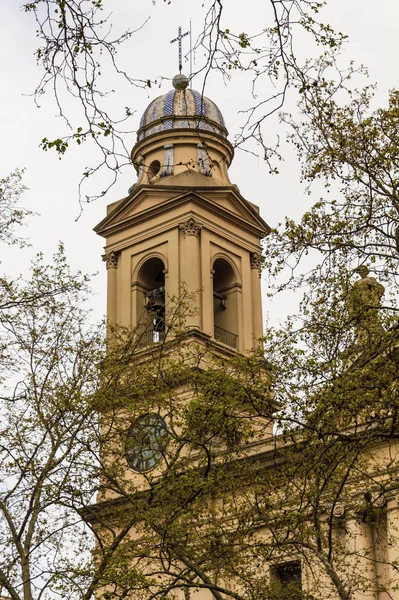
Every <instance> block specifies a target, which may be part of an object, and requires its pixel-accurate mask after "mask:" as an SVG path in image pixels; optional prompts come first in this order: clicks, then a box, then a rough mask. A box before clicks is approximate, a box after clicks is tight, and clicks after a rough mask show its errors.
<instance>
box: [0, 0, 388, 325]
mask: <svg viewBox="0 0 399 600" xmlns="http://www.w3.org/2000/svg"><path fill="white" fill-rule="evenodd" d="M202 3H203V2H202V0H172V1H171V4H167V2H163V1H162V0H157V1H156V3H155V4H154V3H153V1H152V0H140V1H137V0H136V1H132V0H112V1H111V0H104V6H105V10H104V13H105V14H107V12H109V11H111V9H112V11H113V15H112V17H111V21H112V22H113V23H115V26H114V27H115V31H116V32H122V31H124V29H126V28H127V27H129V28H131V29H135V28H137V27H138V26H140V25H141V24H142V23H143V22H144V21H145V19H146V18H147V17H150V20H149V21H148V23H147V24H146V26H145V27H144V28H143V29H141V30H140V31H139V32H138V33H137V34H135V35H133V37H132V38H131V39H130V40H129V41H128V42H126V44H125V46H124V48H123V49H121V58H122V61H123V65H124V67H125V68H128V69H129V70H130V72H131V73H132V75H133V76H135V77H141V78H144V79H154V78H156V77H159V76H165V77H167V78H172V77H173V75H175V73H176V72H177V48H176V44H174V45H171V44H170V40H171V39H172V38H174V37H175V36H176V34H177V27H178V25H181V26H182V27H183V31H185V30H187V29H188V26H189V20H190V18H191V19H192V27H193V37H194V38H195V37H196V35H198V33H199V30H200V26H201V22H202V17H203V14H204V9H203V8H201V5H202ZM224 4H225V12H226V17H225V21H224V23H223V26H224V27H225V28H230V30H234V29H237V30H239V31H247V32H249V33H254V32H255V31H256V30H258V29H262V28H264V27H267V26H268V24H269V23H268V22H267V19H266V5H267V3H266V1H265V0H246V1H245V3H243V2H242V0H225V2H224ZM133 7H134V8H133ZM322 20H323V21H324V22H329V23H331V25H332V26H333V27H335V28H337V29H339V30H341V31H343V32H345V33H347V34H348V35H349V37H350V40H349V42H348V43H347V46H346V50H345V56H344V57H343V58H345V60H350V59H353V60H355V62H357V63H363V64H364V65H366V66H367V67H368V68H369V71H370V81H377V82H378V85H379V89H378V96H377V99H378V102H379V103H380V104H385V103H386V96H387V90H388V89H391V88H393V87H395V86H398V67H397V64H398V56H399V35H398V23H399V2H397V0H380V1H379V3H378V6H376V3H375V0H329V6H328V7H327V9H326V10H325V14H323V18H322ZM35 29H36V28H35V24H34V21H33V17H32V15H30V14H26V13H24V12H22V11H21V9H20V8H19V2H18V0H2V1H1V2H0V53H1V54H0V56H1V57H2V58H1V61H0V75H1V82H2V85H1V105H2V110H1V115H0V131H1V146H0V152H1V169H0V177H4V176H6V175H7V174H8V173H9V172H10V171H12V170H13V169H15V168H16V167H20V168H23V167H24V168H25V169H26V175H25V178H24V182H25V184H26V185H27V186H28V187H29V191H28V192H26V194H25V196H24V198H23V203H24V205H25V206H26V208H29V209H31V210H33V211H35V212H37V213H39V215H40V216H37V217H35V218H33V219H30V220H29V227H28V228H27V229H25V232H24V233H25V235H26V236H27V237H29V239H30V242H31V244H32V248H31V249H30V250H23V251H21V250H16V249H12V250H9V249H6V252H7V255H6V256H5V255H4V249H3V256H2V257H1V262H2V268H3V269H4V270H5V271H6V272H7V273H13V274H15V275H16V274H17V273H19V272H21V271H25V272H26V267H27V265H28V264H29V260H30V258H31V257H32V256H33V254H34V253H35V252H39V251H43V252H44V253H45V255H46V256H47V257H48V260H49V261H50V260H51V255H52V253H53V252H54V251H55V250H56V247H57V244H58V241H59V240H62V241H63V242H64V243H65V246H66V253H67V257H68V260H69V262H70V264H71V266H72V268H73V269H81V270H82V271H84V272H87V273H94V272H97V271H98V272H99V275H98V276H97V277H96V278H95V280H94V282H93V290H94V293H93V308H94V310H95V314H96V316H98V317H101V316H102V314H104V312H105V267H104V264H103V263H102V262H101V254H102V246H103V240H102V239H101V238H98V237H97V236H96V235H95V234H94V233H93V231H92V228H93V227H94V225H96V224H97V223H98V222H99V221H100V220H101V219H102V218H103V216H104V215H105V206H106V204H108V203H110V202H113V201H115V200H117V199H119V198H121V197H123V196H125V195H126V193H127V189H128V187H129V186H130V185H131V184H132V183H134V181H135V179H136V177H135V171H134V169H133V167H131V168H129V169H126V170H125V171H124V172H123V173H122V175H121V176H120V179H119V181H118V183H117V185H115V186H114V187H113V188H112V190H111V191H110V192H109V194H108V195H107V196H106V197H105V198H102V199H100V200H98V201H97V202H95V203H93V204H90V205H88V206H86V207H85V210H84V213H83V215H82V216H81V217H80V219H79V220H78V221H77V222H75V219H76V217H77V216H78V214H79V205H78V200H77V185H78V182H79V178H80V174H81V173H82V172H83V171H84V170H85V167H86V166H87V165H88V164H90V163H91V162H92V156H91V153H92V152H93V149H92V148H91V147H90V146H89V145H82V146H81V147H79V148H78V147H76V148H71V149H70V150H69V151H68V152H67V154H66V155H65V157H64V158H63V159H62V160H59V159H58V158H57V156H56V155H55V153H54V154H53V153H52V152H51V151H49V152H47V153H45V152H43V151H42V150H41V149H40V148H39V143H40V141H41V139H42V138H43V137H44V136H47V137H49V138H51V137H54V136H59V135H62V133H63V132H64V131H65V130H64V125H63V124H62V122H61V119H60V118H58V117H56V116H55V115H56V107H55V105H54V103H53V100H52V97H51V94H50V92H48V93H47V94H46V95H45V96H44V97H43V100H42V103H41V108H40V109H39V108H37V107H36V106H35V104H34V101H33V98H32V97H30V94H31V93H32V92H33V90H34V88H35V86H36V84H37V82H38V80H39V77H40V72H39V70H38V69H37V67H36V65H35V59H34V56H33V52H34V50H35V49H36V47H37V39H36V36H35ZM186 40H187V38H186ZM186 50H187V45H186ZM303 50H304V52H305V53H306V47H305V48H304V49H303ZM200 60H201V56H200V55H197V56H196V64H195V66H197V67H198V65H199V63H200ZM186 64H187V63H186ZM183 71H185V72H186V73H188V66H187V67H186V68H184V69H183ZM102 76H103V77H104V81H105V82H106V83H107V82H108V81H109V87H110V88H111V87H112V88H113V89H114V90H115V93H114V94H113V95H111V97H110V100H109V102H110V103H111V104H112V103H113V102H115V103H117V104H120V105H121V106H122V107H123V106H130V107H131V108H132V109H133V110H134V111H136V112H135V116H134V127H138V122H139V119H140V116H141V114H142V112H143V111H144V109H145V107H146V106H147V104H148V103H149V102H150V101H151V100H152V99H153V98H155V97H156V96H158V95H160V94H164V93H166V92H167V91H168V90H169V89H170V83H169V82H168V81H164V82H163V84H162V86H161V87H160V88H152V89H151V90H149V91H143V90H140V89H137V88H128V87H127V86H126V85H123V84H122V82H120V83H118V81H117V80H114V79H112V80H109V79H107V78H108V76H109V74H108V73H107V70H106V69H105V72H103V75H102ZM201 85H202V81H201V79H200V78H199V77H198V78H197V79H194V84H193V87H194V88H196V89H199V90H200V89H201ZM205 94H206V95H207V96H208V97H210V98H211V99H212V100H214V101H215V102H216V104H217V105H218V106H219V108H220V109H221V110H222V113H223V115H224V117H225V121H226V124H227V127H228V129H229V131H230V138H231V139H232V138H233V136H234V133H235V132H236V131H237V126H238V124H239V122H240V118H241V117H240V115H239V114H238V111H239V110H240V109H242V108H243V107H245V106H248V105H249V102H250V97H249V94H250V90H249V86H248V84H247V81H246V80H245V79H240V80H238V81H236V82H233V83H232V84H231V85H226V84H225V83H224V82H223V81H222V80H221V78H220V77H219V76H218V75H216V74H215V75H213V76H212V77H211V78H210V79H209V81H208V83H207V88H206V91H205ZM67 106H68V107H69V109H70V110H71V111H72V112H73V111H74V110H75V109H74V106H73V104H72V103H71V102H70V101H67ZM75 124H76V126H79V123H78V122H76V123H75ZM270 128H271V130H272V132H273V134H274V133H276V132H277V133H278V129H276V126H275V124H270ZM127 137H128V138H129V139H128V140H127V145H128V146H129V147H131V146H132V145H133V143H134V141H135V136H134V135H132V134H131V135H130V136H127ZM230 177H231V179H232V181H233V182H235V183H237V185H238V186H239V188H240V191H241V193H242V194H243V195H244V196H245V197H246V198H247V199H248V200H250V201H252V202H255V203H256V204H258V205H259V206H260V208H261V213H262V216H263V217H264V219H265V220H266V221H267V222H268V223H269V224H270V225H271V226H274V225H276V224H277V223H278V222H279V221H280V220H281V219H283V217H284V216H285V215H290V216H292V217H296V218H298V217H299V216H300V215H301V214H302V212H304V210H305V209H306V207H307V206H308V205H309V199H308V197H307V196H306V195H305V194H304V193H303V188H302V187H301V185H300V183H299V170H298V166H297V164H296V162H295V159H294V158H293V157H292V156H291V157H288V159H287V161H286V162H285V164H284V165H282V166H281V175H280V176H277V177H271V176H269V175H268V169H267V167H266V165H265V163H264V162H263V160H262V159H257V158H254V157H253V156H250V155H248V154H245V153H243V152H236V157H235V161H234V163H233V165H232V167H231V169H230ZM101 189H102V181H101V179H100V180H98V181H94V180H93V183H92V187H91V188H90V189H89V190H88V191H89V192H90V193H93V194H94V193H98V192H100V191H101ZM288 304H289V299H287V301H286V305H288ZM282 305H284V302H283V303H282V302H281V301H280V299H279V310H281V306H282ZM265 308H266V311H269V312H270V313H274V312H275V311H276V310H277V305H276V303H274V304H268V303H266V306H265Z"/></svg>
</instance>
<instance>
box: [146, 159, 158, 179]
mask: <svg viewBox="0 0 399 600" xmlns="http://www.w3.org/2000/svg"><path fill="white" fill-rule="evenodd" d="M160 169H161V163H160V162H159V160H153V161H152V163H151V164H150V166H149V167H148V181H151V179H152V178H153V177H155V175H157V174H158V173H159V171H160Z"/></svg>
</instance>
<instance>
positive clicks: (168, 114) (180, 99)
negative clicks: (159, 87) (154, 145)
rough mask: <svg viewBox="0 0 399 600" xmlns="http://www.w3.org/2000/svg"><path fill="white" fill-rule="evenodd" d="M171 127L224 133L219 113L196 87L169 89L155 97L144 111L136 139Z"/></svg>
mask: <svg viewBox="0 0 399 600" xmlns="http://www.w3.org/2000/svg"><path fill="white" fill-rule="evenodd" d="M171 129H205V130H207V131H212V132H214V133H218V134H219V135H222V136H224V137H227V129H226V126H225V124H224V119H223V116H222V113H221V112H220V110H219V109H218V107H217V106H216V104H215V103H214V102H212V100H209V99H208V98H206V97H205V96H202V95H201V94H200V93H199V92H197V91H195V90H190V89H185V90H176V89H175V90H171V91H170V92H168V93H167V94H164V95H163V96H159V97H158V98H155V100H153V101H152V102H150V104H149V105H148V107H147V109H146V110H145V111H144V114H143V116H142V117H141V121H140V129H139V131H138V133H137V138H138V140H142V139H143V138H145V137H147V136H149V135H151V134H153V133H158V132H159V131H168V130H171Z"/></svg>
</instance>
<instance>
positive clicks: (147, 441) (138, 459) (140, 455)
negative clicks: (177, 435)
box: [126, 413, 168, 473]
mask: <svg viewBox="0 0 399 600" xmlns="http://www.w3.org/2000/svg"><path fill="white" fill-rule="evenodd" d="M167 443H168V432H167V429H166V423H165V420H164V419H163V418H162V417H161V416H159V415H157V414H156V413H148V414H146V415H142V416H141V417H139V418H138V419H136V421H135V422H134V423H133V424H132V426H131V427H130V429H129V431H128V433H127V438H126V459H127V462H128V465H129V467H131V468H132V469H133V470H134V471H137V472H138V473H145V472H146V471H150V470H151V469H153V468H154V467H155V466H156V465H157V464H158V463H159V461H160V460H161V458H162V456H163V453H164V451H165V448H166V446H167Z"/></svg>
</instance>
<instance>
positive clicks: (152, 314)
mask: <svg viewBox="0 0 399 600" xmlns="http://www.w3.org/2000/svg"><path fill="white" fill-rule="evenodd" d="M137 279H138V285H139V288H140V289H141V299H142V305H144V311H145V312H144V319H143V323H142V325H143V329H144V331H143V343H148V342H160V341H162V340H163V339H164V335H165V265H164V263H163V261H162V260H161V259H160V258H158V257H154V258H150V259H148V260H147V261H146V262H145V263H144V264H143V265H142V266H141V268H140V270H139V273H138V278H137ZM146 317H148V318H146Z"/></svg>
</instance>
